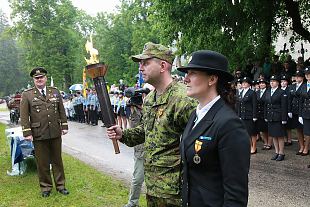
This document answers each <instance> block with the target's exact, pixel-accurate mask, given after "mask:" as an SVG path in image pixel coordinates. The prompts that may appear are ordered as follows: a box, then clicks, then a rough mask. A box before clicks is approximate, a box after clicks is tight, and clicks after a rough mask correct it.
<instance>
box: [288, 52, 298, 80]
mask: <svg viewBox="0 0 310 207" xmlns="http://www.w3.org/2000/svg"><path fill="white" fill-rule="evenodd" d="M286 62H287V63H288V71H289V74H288V75H289V76H290V77H292V75H294V74H295V73H296V63H295V61H294V60H293V59H292V56H291V55H288V56H287V58H286Z"/></svg>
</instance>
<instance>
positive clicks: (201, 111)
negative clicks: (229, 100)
mask: <svg viewBox="0 0 310 207" xmlns="http://www.w3.org/2000/svg"><path fill="white" fill-rule="evenodd" d="M220 98H221V96H220V95H218V96H217V97H215V98H214V99H213V100H212V101H210V102H209V103H208V104H207V105H205V106H204V107H202V108H201V109H199V107H200V104H198V106H197V108H196V116H197V117H196V120H195V125H194V127H195V126H196V125H197V124H198V123H199V122H200V121H201V119H202V118H203V117H204V116H205V115H206V114H207V113H208V111H209V110H210V109H211V107H212V106H213V105H214V104H215V102H217V101H218V100H219V99H220ZM194 127H193V128H194Z"/></svg>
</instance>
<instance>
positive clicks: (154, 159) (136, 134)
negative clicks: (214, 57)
mask: <svg viewBox="0 0 310 207" xmlns="http://www.w3.org/2000/svg"><path fill="white" fill-rule="evenodd" d="M132 59H133V60H134V61H136V62H140V71H141V73H142V75H143V79H144V80H145V82H147V83H150V84H151V85H153V86H154V87H155V90H154V91H152V92H151V93H149V94H148V95H147V97H146V98H145V101H144V105H143V110H142V121H141V124H140V125H139V126H137V127H135V128H131V129H127V130H125V131H124V132H122V130H121V128H120V127H119V126H112V127H110V128H109V129H108V135H109V137H110V138H111V139H120V141H121V142H123V143H125V144H126V145H128V146H135V145H138V144H141V143H143V142H145V143H144V147H145V162H144V167H145V171H144V172H145V184H146V187H147V203H148V206H149V207H153V206H154V207H156V206H180V205H181V196H180V185H181V184H180V181H181V180H180V179H181V178H180V165H181V163H180V152H179V144H180V135H181V134H182V133H183V130H184V128H185V126H186V124H187V121H188V118H189V116H190V114H191V112H192V111H193V110H194V109H195V107H196V105H197V103H196V102H195V101H193V100H192V99H190V98H189V97H187V96H186V93H185V85H183V84H181V83H178V82H175V81H173V80H172V77H171V67H172V66H171V65H172V62H173V59H174V56H173V55H172V52H171V50H169V49H168V48H166V47H164V46H162V45H159V44H154V43H146V44H145V46H144V50H143V53H142V54H140V55H136V56H133V57H132Z"/></svg>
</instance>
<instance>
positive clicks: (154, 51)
mask: <svg viewBox="0 0 310 207" xmlns="http://www.w3.org/2000/svg"><path fill="white" fill-rule="evenodd" d="M131 58H132V60H133V61H134V62H140V61H141V60H146V59H150V58H158V59H161V60H165V61H167V62H169V63H170V64H172V63H173V60H174V55H173V53H172V51H171V50H170V49H169V48H167V47H165V46H163V45H161V44H155V43H152V42H148V43H146V44H145V45H144V48H143V52H142V54H139V55H134V56H132V57H131Z"/></svg>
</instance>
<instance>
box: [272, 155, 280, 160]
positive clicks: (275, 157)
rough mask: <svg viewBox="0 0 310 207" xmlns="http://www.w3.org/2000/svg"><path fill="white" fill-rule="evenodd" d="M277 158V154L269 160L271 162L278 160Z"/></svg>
mask: <svg viewBox="0 0 310 207" xmlns="http://www.w3.org/2000/svg"><path fill="white" fill-rule="evenodd" d="M278 156H279V154H275V155H274V156H273V157H272V158H271V160H276V159H277V158H278Z"/></svg>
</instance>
